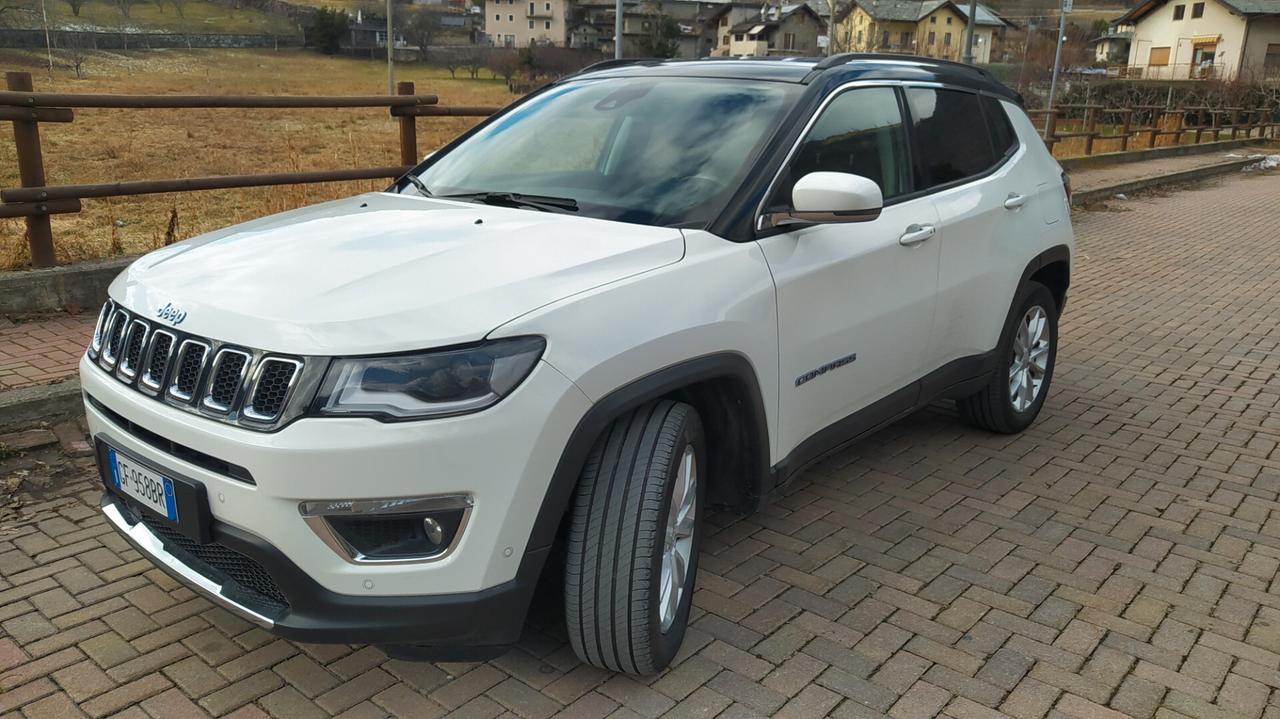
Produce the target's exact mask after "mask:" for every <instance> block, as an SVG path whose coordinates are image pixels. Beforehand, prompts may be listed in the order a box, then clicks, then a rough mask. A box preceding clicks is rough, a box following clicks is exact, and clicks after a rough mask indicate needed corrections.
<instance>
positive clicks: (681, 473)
mask: <svg viewBox="0 0 1280 719" xmlns="http://www.w3.org/2000/svg"><path fill="white" fill-rule="evenodd" d="M673 481H674V487H673V488H672V490H671V508H670V509H669V510H668V511H667V527H666V534H665V537H664V540H663V547H662V574H661V577H660V579H659V581H660V582H661V586H662V592H661V596H660V598H659V602H660V611H659V618H660V620H661V622H662V631H663V633H666V631H667V630H668V629H670V628H671V625H672V624H674V623H675V620H676V613H677V612H679V610H680V600H681V599H682V598H683V597H684V591H685V584H686V580H687V578H688V573H689V563H690V560H691V559H692V557H693V530H694V527H695V520H696V518H697V511H698V458H697V456H696V455H695V454H694V451H693V447H692V446H686V447H685V448H684V455H682V456H681V458H680V465H679V466H678V467H677V469H676V476H675V478H674V480H673Z"/></svg>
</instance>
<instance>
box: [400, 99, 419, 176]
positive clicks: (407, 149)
mask: <svg viewBox="0 0 1280 719" xmlns="http://www.w3.org/2000/svg"><path fill="white" fill-rule="evenodd" d="M413 92H414V91H413V83H412V82H399V83H396V94H397V95H412V94H413ZM417 122H418V118H417V117H415V116H413V115H402V116H401V117H400V164H401V165H416V164H418V163H419V162H422V158H421V157H419V156H418V126H417V124H416V123H417Z"/></svg>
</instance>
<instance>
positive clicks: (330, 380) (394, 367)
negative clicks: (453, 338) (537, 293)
mask: <svg viewBox="0 0 1280 719" xmlns="http://www.w3.org/2000/svg"><path fill="white" fill-rule="evenodd" d="M546 346H547V343H546V341H545V340H543V339H542V338H541V337H516V338H512V339H503V340H494V341H492V342H485V343H483V344H480V345H476V346H473V347H463V348H459V349H453V350H436V351H430V352H419V353H414V354H406V355H391V356H382V357H346V358H339V359H335V360H334V361H333V364H331V365H330V366H329V371H328V374H326V375H325V379H324V383H323V384H321V386H320V393H319V395H318V396H317V397H316V405H315V406H316V408H317V411H318V412H319V413H320V414H326V415H343V416H352V415H355V416H364V417H377V418H379V419H383V420H390V421H395V420H407V419H422V418H426V417H444V416H449V415H455V414H466V413H467V412H477V411H479V410H482V409H484V408H485V407H489V406H491V405H493V404H495V403H497V402H498V400H500V399H502V398H503V397H505V396H507V395H508V394H510V393H511V391H512V390H514V389H515V388H516V386H517V385H519V384H520V383H521V382H522V381H524V378H525V377H527V376H529V372H531V371H532V370H533V366H534V365H535V364H537V362H538V358H539V357H541V356H542V350H543V349H545V348H546Z"/></svg>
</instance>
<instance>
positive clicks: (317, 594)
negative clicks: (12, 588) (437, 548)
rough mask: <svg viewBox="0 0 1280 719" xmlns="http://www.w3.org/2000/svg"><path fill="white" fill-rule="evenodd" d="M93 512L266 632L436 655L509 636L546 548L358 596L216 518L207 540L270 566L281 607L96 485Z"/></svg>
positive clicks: (507, 642) (487, 653)
mask: <svg viewBox="0 0 1280 719" xmlns="http://www.w3.org/2000/svg"><path fill="white" fill-rule="evenodd" d="M102 511H103V514H104V515H105V516H106V517H107V520H108V522H109V523H110V524H111V526H112V528H113V529H115V530H116V531H117V532H119V533H120V534H121V536H123V537H124V538H125V540H126V541H128V542H129V544H130V545H132V546H133V548H134V549H136V550H138V552H140V553H141V554H143V555H144V556H146V557H147V558H148V559H150V560H151V561H152V562H154V563H155V564H156V565H157V566H159V567H160V568H161V569H163V570H164V571H165V572H166V573H168V574H169V575H170V576H172V577H173V578H174V579H176V580H178V581H180V582H182V583H183V584H185V585H187V586H188V587H190V588H192V589H194V590H195V591H197V592H199V593H200V594H201V595H203V596H204V597H206V598H207V599H210V600H212V601H213V602H214V603H216V604H218V605H219V606H221V607H223V608H225V609H227V610H229V611H231V612H232V613H233V614H236V615H237V616H239V617H241V618H243V619H247V620H249V621H251V622H253V623H254V624H256V625H258V626H259V627H262V628H263V629H266V630H268V631H270V632H272V633H274V634H277V635H279V636H282V637H285V638H287V639H292V640H294V641H299V642H312V643H362V644H393V645H394V644H415V645H420V646H422V647H423V648H424V651H425V652H426V655H427V656H430V657H431V658H433V659H436V660H451V661H464V660H465V661H477V660H481V659H487V658H492V657H494V656H497V655H499V654H501V653H502V652H503V651H505V650H506V649H507V648H508V647H510V646H511V645H512V644H514V643H515V642H516V640H517V639H519V637H520V633H521V630H522V628H523V625H524V617H525V612H526V610H527V609H528V606H529V602H530V599H531V597H532V595H533V590H534V588H535V586H536V585H537V581H538V575H539V574H540V572H541V569H542V563H543V561H544V560H545V558H546V554H547V552H548V550H547V549H546V548H543V549H540V550H535V551H532V552H528V553H526V554H525V558H524V561H523V562H521V567H520V570H519V572H518V573H517V575H516V577H515V578H514V579H512V580H511V581H509V582H504V583H502V584H500V585H498V586H496V587H490V588H489V589H485V590H482V591H478V592H463V593H457V594H439V595H428V596H416V597H357V596H350V595H345V594H337V593H334V592H330V591H329V590H327V589H325V588H324V587H322V586H320V585H319V584H316V583H315V582H314V581H313V580H312V579H311V578H310V577H308V576H307V574H306V573H305V572H303V571H302V570H301V569H299V568H298V566H297V565H296V564H294V563H293V562H291V561H289V558H288V557H286V556H284V554H282V553H281V552H280V550H278V549H276V548H275V547H273V546H271V545H270V544H268V543H267V542H265V541H264V540H263V539H262V538H261V537H257V536H255V535H253V534H250V533H249V532H245V531H243V530H240V529H236V528H235V527H232V526H230V525H227V524H223V523H221V522H216V521H215V522H214V523H213V526H212V531H211V534H212V539H213V543H214V544H215V545H217V546H219V547H223V548H225V549H228V550H231V551H233V552H235V553H237V554H240V555H243V556H244V557H246V558H248V559H249V560H251V561H253V562H255V563H256V564H258V565H260V566H261V567H262V568H263V569H264V570H265V571H266V572H267V573H268V574H270V576H271V577H272V578H273V579H274V580H275V582H276V583H277V585H278V587H279V589H280V591H281V593H283V595H284V596H285V598H286V599H287V601H288V606H287V608H284V609H280V608H272V607H267V606H264V605H262V604H260V603H257V602H254V601H253V600H251V599H245V598H244V597H243V595H240V596H237V595H236V594H234V593H232V592H230V591H228V590H229V589H230V588H231V587H233V586H234V584H235V580H234V579H229V578H227V577H226V576H225V575H223V574H221V573H220V572H218V571H217V570H216V569H215V570H213V571H210V570H209V567H208V565H205V564H203V563H202V562H201V560H200V559H199V558H197V557H194V556H193V555H192V553H191V552H190V551H188V548H184V547H186V545H185V543H183V542H174V541H172V540H166V539H165V538H162V537H161V536H160V535H159V534H158V533H156V532H154V531H152V529H151V528H150V527H148V526H147V524H146V523H144V522H142V521H139V518H138V517H137V516H136V515H135V514H134V513H133V512H132V511H131V510H130V509H129V508H128V507H127V506H125V504H124V503H123V502H121V501H120V500H119V499H118V498H117V497H116V496H115V495H113V494H110V493H104V494H103V497H102ZM196 567H200V570H198V569H197V568H196ZM201 570H203V571H201Z"/></svg>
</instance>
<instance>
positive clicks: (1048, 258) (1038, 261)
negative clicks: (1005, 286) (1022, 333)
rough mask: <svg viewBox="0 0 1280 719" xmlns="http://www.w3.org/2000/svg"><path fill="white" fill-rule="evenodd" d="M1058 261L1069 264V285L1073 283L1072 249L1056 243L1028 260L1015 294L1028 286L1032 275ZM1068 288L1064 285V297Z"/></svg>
mask: <svg viewBox="0 0 1280 719" xmlns="http://www.w3.org/2000/svg"><path fill="white" fill-rule="evenodd" d="M1057 262H1061V263H1063V264H1065V265H1066V266H1067V285H1068V286H1070V284H1071V249H1070V248H1068V247H1067V246H1066V245H1054V246H1053V247H1050V248H1049V249H1047V250H1045V251H1044V252H1041V253H1040V254H1038V255H1036V256H1035V257H1033V258H1031V261H1030V262H1028V263H1027V266H1026V267H1025V268H1024V269H1023V270H1022V278H1021V279H1019V280H1018V286H1017V287H1016V288H1015V289H1014V294H1015V295H1016V294H1017V293H1018V292H1019V291H1021V290H1022V288H1023V287H1025V286H1026V284H1027V283H1028V282H1030V281H1031V276H1032V275H1034V274H1035V273H1037V272H1039V271H1040V270H1042V269H1044V268H1045V267H1048V266H1049V265H1052V264H1054V263H1057ZM1066 290H1067V288H1066V287H1064V288H1063V295H1062V296H1063V297H1064V298H1065V297H1066ZM1063 304H1064V305H1065V304H1066V302H1065V300H1064V302H1063ZM1010 311H1012V310H1010ZM1058 313H1059V314H1061V313H1062V307H1059V308H1058Z"/></svg>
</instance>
